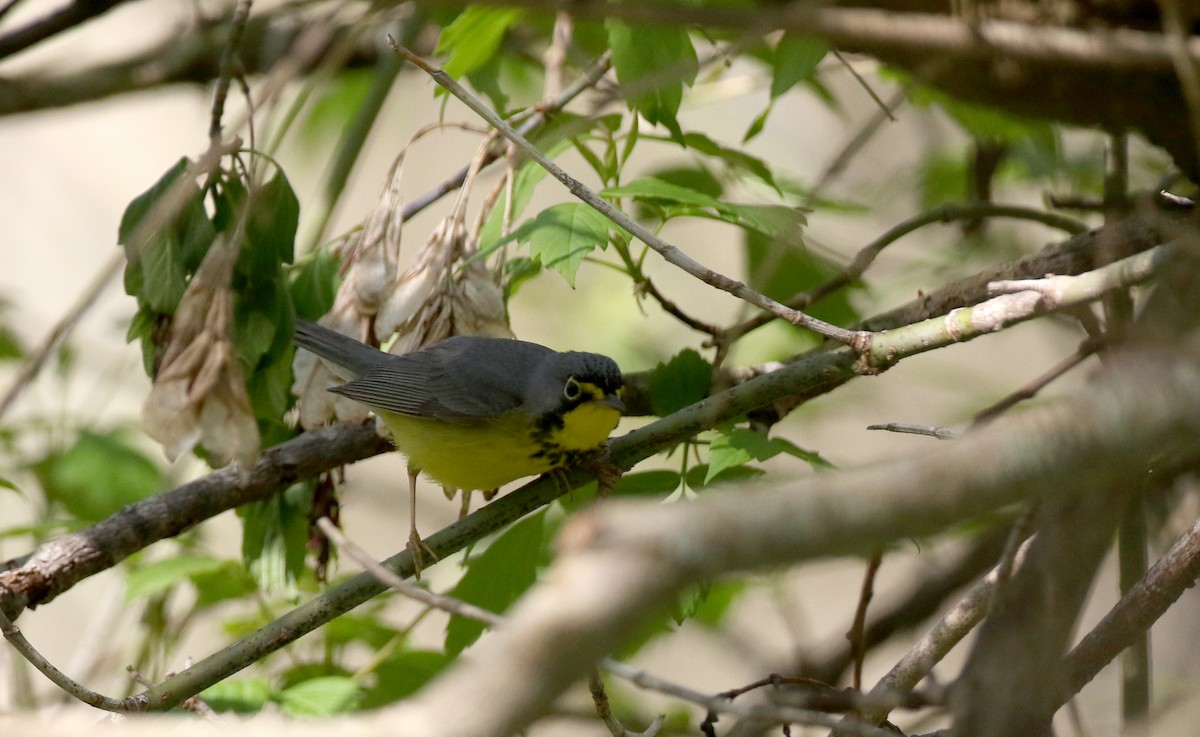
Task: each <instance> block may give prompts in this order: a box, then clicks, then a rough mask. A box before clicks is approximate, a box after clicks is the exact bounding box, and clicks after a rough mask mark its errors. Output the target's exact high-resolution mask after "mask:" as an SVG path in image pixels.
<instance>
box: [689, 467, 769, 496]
mask: <svg viewBox="0 0 1200 737" xmlns="http://www.w3.org/2000/svg"><path fill="white" fill-rule="evenodd" d="M766 473H767V472H766V471H764V470H762V469H761V468H755V467H754V466H749V465H742V466H734V467H733V468H728V469H726V470H724V471H722V472H721V474H720V475H719V476H717V477H716V478H714V479H712V480H706V479H707V477H708V464H707V463H700V464H697V465H695V466H692V467H691V468H689V469H688V470H687V473H686V474H685V475H684V479H685V480H686V481H687V485H688V488H689V489H693V490H695V491H703V490H705V489H709V488H715V487H718V486H725V485H730V484H738V483H742V482H746V481H750V480H753V479H757V478H761V477H763V476H765V475H766Z"/></svg>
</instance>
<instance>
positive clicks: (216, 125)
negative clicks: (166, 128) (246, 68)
mask: <svg viewBox="0 0 1200 737" xmlns="http://www.w3.org/2000/svg"><path fill="white" fill-rule="evenodd" d="M251 5H253V0H238V4H237V7H236V8H235V9H234V11H233V18H231V19H230V21H229V40H228V41H227V42H226V43H225V49H224V51H222V52H221V71H220V72H219V73H218V75H217V86H216V89H215V90H213V102H212V116H211V119H210V121H209V124H208V137H209V140H211V141H213V142H216V141H219V140H220V139H221V116H222V115H223V114H224V113H225V98H226V96H227V95H228V94H229V81H230V80H231V79H233V77H234V74H235V73H237V68H238V67H240V65H241V61H240V60H239V58H238V47H239V46H241V43H242V34H243V33H245V32H246V22H247V21H249V20H250V6H251Z"/></svg>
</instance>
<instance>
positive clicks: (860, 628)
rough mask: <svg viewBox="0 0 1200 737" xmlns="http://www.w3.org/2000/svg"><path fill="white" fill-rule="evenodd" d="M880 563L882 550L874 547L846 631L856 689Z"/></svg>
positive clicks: (859, 679) (865, 654)
mask: <svg viewBox="0 0 1200 737" xmlns="http://www.w3.org/2000/svg"><path fill="white" fill-rule="evenodd" d="M881 565H883V550H882V549H876V550H875V552H874V553H872V554H871V558H870V560H868V561H867V570H866V571H865V572H864V573H863V582H862V589H861V590H860V591H859V594H858V606H856V607H855V608H854V622H853V623H852V624H851V625H850V631H849V632H847V633H846V639H847V640H849V641H850V654H851V657H853V658H854V680H853V684H854V688H856V689H861V688H862V669H863V660H865V659H866V657H867V642H866V633H865V630H866V626H867V607H868V606H869V605H870V604H871V599H872V598H873V597H874V596H875V576H876V575H877V574H878V573H879V567H880V566H881Z"/></svg>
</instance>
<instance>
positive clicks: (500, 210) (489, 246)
mask: <svg viewBox="0 0 1200 737" xmlns="http://www.w3.org/2000/svg"><path fill="white" fill-rule="evenodd" d="M543 145H544V144H543ZM569 148H571V141H570V140H567V139H558V140H555V141H554V142H553V143H552V144H551V145H550V146H549V147H548V148H545V149H543V150H544V152H545V154H546V157H547V158H549V159H551V160H553V159H555V158H557V157H558V155H559V154H561V153H562V152H563V151H566V150H567V149H569ZM546 173H547V172H546V170H545V169H543V168H542V167H541V166H540V165H539V164H538V163H537V162H535V161H527V162H525V163H524V164H522V165H521V166H519V167H518V168H517V173H516V174H515V175H514V176H513V186H512V200H513V204H512V212H511V214H510V217H511V218H512V222H516V221H517V219H518V218H520V217H521V214H522V213H524V212H525V208H526V207H527V206H528V205H529V200H530V199H531V198H532V197H533V190H534V188H535V187H537V185H538V183H539V182H541V181H542V180H543V179H545V178H546ZM507 196H508V195H507V193H505V195H504V196H502V197H500V198H499V199H498V200H497V201H496V206H495V207H493V208H492V211H491V212H490V213H488V218H487V220H486V221H485V222H484V224H483V228H481V229H480V231H479V242H480V243H481V244H483V247H482V248H480V254H479V255H480V257H483V256H487V255H488V254H490V253H492V251H494V250H496V248H497V247H499V246H500V245H502V244H503V243H506V242H508V239H504V238H502V237H501V235H500V230H501V228H502V227H503V226H504V209H505V207H506V198H507ZM510 238H511V236H510Z"/></svg>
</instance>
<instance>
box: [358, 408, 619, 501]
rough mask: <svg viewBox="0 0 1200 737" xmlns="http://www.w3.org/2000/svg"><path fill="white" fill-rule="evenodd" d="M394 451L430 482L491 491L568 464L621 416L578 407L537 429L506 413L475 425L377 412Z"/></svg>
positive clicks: (603, 436)
mask: <svg viewBox="0 0 1200 737" xmlns="http://www.w3.org/2000/svg"><path fill="white" fill-rule="evenodd" d="M379 415H380V417H382V418H383V421H384V423H386V424H387V426H388V428H389V429H390V430H391V431H392V440H393V442H394V443H395V444H396V448H397V449H398V450H399V451H400V452H401V453H403V454H404V456H405V457H407V458H408V461H409V463H410V464H411V465H412V466H413V467H415V468H418V469H420V470H421V471H423V472H424V473H426V474H427V475H428V476H430V477H431V478H432V479H433V480H435V481H437V482H438V483H441V484H444V485H446V486H451V487H455V488H459V489H495V488H497V487H499V486H503V485H504V484H506V483H508V482H509V481H512V480H514V479H519V478H522V477H524V476H533V475H536V474H541V473H545V472H546V471H549V470H551V469H553V468H558V467H560V466H564V465H570V464H571V463H573V462H575V461H576V460H578V456H579V455H580V454H581V453H583V452H585V451H589V450H592V449H594V448H597V447H599V446H600V445H601V444H602V443H603V442H604V441H605V440H606V439H607V438H608V435H609V433H611V432H612V431H613V429H614V428H615V427H616V426H617V422H618V420H620V418H621V415H620V413H619V412H618V411H617V410H615V409H612V408H610V407H604V406H594V405H583V406H580V407H577V408H575V410H574V411H572V412H570V413H569V414H567V415H566V416H565V417H563V418H562V422H561V426H559V425H558V424H556V423H552V424H550V425H547V426H545V427H540V428H539V427H538V426H537V424H536V422H535V421H534V420H533V419H532V418H529V417H526V416H521V415H516V414H511V415H505V416H502V417H498V418H495V419H492V420H487V421H483V422H480V423H479V424H451V423H448V422H442V421H440V420H434V419H429V418H423V417H411V416H409V415H401V414H396V413H394V412H380V413H379Z"/></svg>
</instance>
